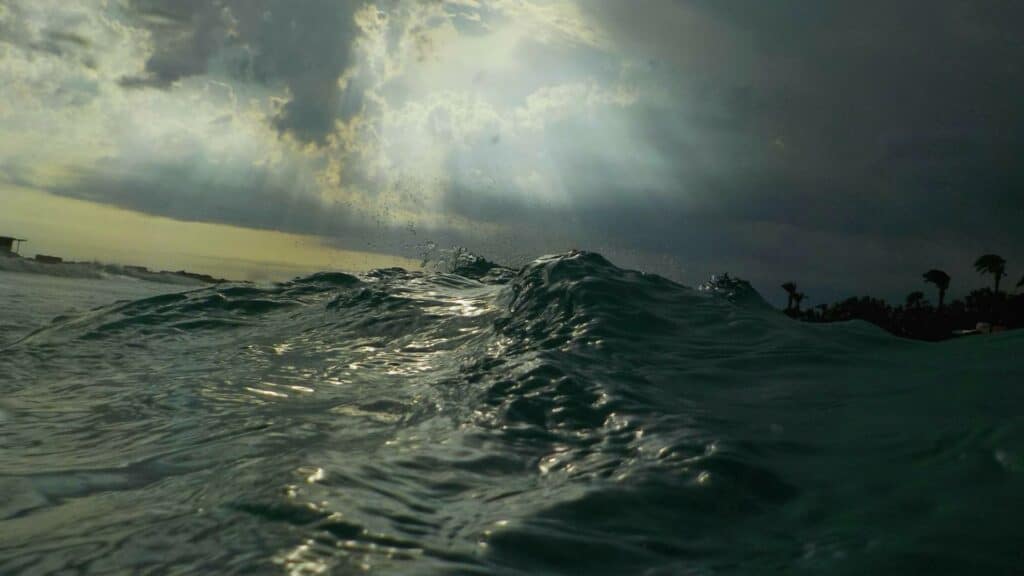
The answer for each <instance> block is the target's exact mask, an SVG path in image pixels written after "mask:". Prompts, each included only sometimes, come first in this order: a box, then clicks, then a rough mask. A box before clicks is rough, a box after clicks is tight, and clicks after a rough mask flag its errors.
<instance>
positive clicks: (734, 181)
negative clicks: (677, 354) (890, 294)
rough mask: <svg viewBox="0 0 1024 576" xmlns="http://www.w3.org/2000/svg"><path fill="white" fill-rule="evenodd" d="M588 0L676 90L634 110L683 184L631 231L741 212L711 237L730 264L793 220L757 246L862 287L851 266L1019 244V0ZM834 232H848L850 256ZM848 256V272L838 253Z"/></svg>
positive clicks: (782, 262) (870, 271) (811, 279)
mask: <svg viewBox="0 0 1024 576" xmlns="http://www.w3.org/2000/svg"><path fill="white" fill-rule="evenodd" d="M581 6H582V7H584V9H586V10H587V11H588V13H589V14H590V15H591V16H592V17H593V18H595V19H597V20H598V21H600V23H601V24H602V26H603V27H604V28H605V29H606V30H609V31H610V33H611V34H612V37H613V41H614V42H615V43H616V44H617V45H618V46H619V47H621V48H622V49H623V50H624V51H625V54H626V55H627V57H628V58H630V59H631V60H632V61H633V62H634V63H639V64H640V65H642V66H635V68H638V69H639V68H642V69H643V70H644V71H645V72H643V73H642V74H641V73H637V78H638V81H640V82H642V83H644V84H645V85H647V86H655V87H660V88H662V89H667V90H668V91H669V93H670V94H671V95H672V96H673V97H674V98H675V102H668V103H665V102H661V103H658V104H656V105H655V104H654V103H652V102H650V101H647V102H641V103H640V105H639V106H637V107H636V108H635V110H634V112H633V114H634V115H633V117H632V120H631V123H632V124H633V126H635V127H636V128H637V129H638V130H640V131H642V133H643V134H644V140H645V141H647V142H650V143H652V144H653V145H654V146H655V147H656V149H657V150H659V151H660V153H661V154H663V155H664V156H666V157H675V158H676V162H675V164H674V168H675V170H674V173H673V174H672V175H671V177H669V178H666V179H665V180H664V185H665V187H666V189H668V190H670V191H671V192H673V193H674V195H676V196H678V200H676V201H674V202H671V203H669V205H667V206H663V207H662V209H661V210H659V211H658V213H652V214H649V215H648V216H650V217H651V219H650V220H644V222H645V224H644V226H645V231H644V232H638V231H636V230H634V231H629V230H627V229H624V228H626V227H620V229H619V230H617V231H616V232H615V234H616V235H618V237H619V238H622V239H623V240H622V241H623V242H624V243H628V244H634V245H640V244H641V243H643V242H644V241H643V239H644V238H647V237H648V236H650V230H661V231H664V233H665V234H666V237H667V238H674V239H676V240H684V239H686V238H687V235H686V234H684V233H680V232H678V231H677V232H672V230H671V229H672V228H674V227H675V225H674V224H672V223H673V222H676V223H679V225H682V223H684V222H685V223H689V225H691V226H692V224H693V223H694V222H697V223H704V222H709V221H713V222H716V223H717V224H718V225H719V226H723V228H721V229H723V230H726V229H735V228H736V227H737V226H739V227H740V230H738V235H737V236H736V237H735V238H729V239H728V240H727V241H726V242H725V243H724V245H723V244H719V246H718V247H717V249H716V250H715V251H716V252H718V254H719V255H720V257H721V259H720V261H721V263H722V266H723V267H728V268H730V269H732V268H735V266H734V265H732V263H736V262H741V261H743V260H744V258H745V256H746V255H749V254H755V253H759V252H762V251H761V250H760V247H761V246H762V245H763V243H765V242H766V241H767V240H766V238H764V237H763V234H760V233H758V232H757V230H767V229H775V230H786V231H787V232H786V235H787V237H788V241H787V242H786V243H784V244H782V245H779V246H778V250H777V251H771V252H769V253H765V254H764V256H765V258H766V259H767V261H768V262H769V263H770V264H771V266H774V267H775V268H777V269H778V270H780V271H781V270H786V269H792V268H793V266H792V264H793V263H794V262H800V263H801V264H802V265H803V266H804V268H803V269H802V270H792V271H791V272H790V273H791V274H794V275H795V276H798V277H799V278H803V279H806V280H807V282H808V283H816V284H820V285H826V284H829V283H833V282H834V281H835V279H836V278H844V280H843V283H845V284H847V285H848V286H851V289H852V286H855V285H856V284H857V283H855V282H854V281H853V277H855V276H857V275H860V276H861V277H862V278H864V281H863V282H860V283H859V284H863V285H872V284H875V285H886V284H889V283H890V279H891V278H890V277H889V276H888V275H889V274H890V273H894V272H895V271H894V268H898V267H899V266H906V267H908V268H909V270H904V271H903V272H902V273H900V274H898V277H899V278H900V281H901V282H904V283H905V282H906V281H907V279H908V278H909V279H913V278H914V275H913V274H914V272H915V271H916V268H922V269H926V268H927V267H930V266H949V267H953V265H954V264H955V263H958V262H959V263H960V264H963V262H962V261H963V259H964V258H963V256H962V255H961V254H960V252H961V250H974V251H977V250H995V251H1000V252H1004V253H1006V254H1007V255H1008V257H1009V255H1011V254H1016V255H1019V256H1018V259H1020V258H1024V229H1022V228H1021V227H1020V225H1019V222H1020V221H1021V219H1022V218H1024V165H1022V164H1020V162H1019V161H1018V160H1017V159H1018V158H1019V157H1020V155H1021V153H1022V152H1024V138H1022V136H1021V134H1024V115H1022V107H1021V105H1020V102H1022V101H1024V42H1022V41H1021V39H1020V35H1019V31H1018V30H1017V28H1018V26H1017V24H1016V23H1017V22H1020V21H1021V19H1022V17H1024V5H1022V4H1020V3H1018V2H1011V1H996V2H987V3H980V4H979V3H969V2H961V1H956V0H942V1H938V2H931V3H928V4H927V6H925V5H922V4H920V3H918V2H910V1H897V2H891V1H886V2H882V1H874V0H869V1H865V2H856V3H850V2H802V1H797V0H792V1H790V0H783V1H778V2H758V1H754V0H749V1H739V0H735V1H725V2H719V1H714V2H712V1H710V0H706V1H705V0H690V1H679V2H672V3H670V2H663V3H654V2H650V3H644V4H643V5H642V8H641V7H638V6H634V5H632V4H629V5H627V4H626V3H620V2H613V1H608V2H588V3H581ZM591 175H593V171H592V172H591ZM591 179H593V177H591ZM673 187H674V189H673ZM631 206H632V207H635V206H636V204H635V203H633V202H631V201H629V200H623V201H622V205H621V206H616V207H615V208H614V210H612V213H615V214H622V213H623V210H626V211H627V213H628V210H629V208H630V207H631ZM699 227H701V228H707V227H706V226H699ZM743 227H746V228H748V229H749V230H750V232H748V233H743V232H742V228H743ZM709 232H710V233H713V231H709ZM823 237H830V238H836V239H837V240H836V244H835V245H834V246H833V250H839V252H840V254H839V255H837V254H836V253H834V252H829V251H828V250H825V249H824V248H823V247H821V239H822V238H823ZM673 243H676V244H683V242H676V241H673ZM726 246H728V249H725V248H726ZM875 246H881V247H883V248H885V249H875V248H874V247H875ZM675 250H678V252H677V253H678V254H680V256H681V257H680V259H681V260H683V261H684V262H689V261H692V260H693V259H694V258H700V255H699V254H696V253H695V251H694V250H692V249H689V248H688V247H687V246H685V245H680V246H678V247H677V248H675ZM840 255H841V259H842V260H843V261H844V266H846V267H847V268H846V269H845V270H843V269H838V270H837V267H836V266H835V265H834V262H835V260H836V259H837V258H838V257H840ZM868 256H870V257H868ZM896 262H898V263H899V265H897V266H895V267H894V266H893V263H896ZM781 279H782V278H781V276H778V277H776V278H775V279H774V280H781ZM774 280H773V281H774Z"/></svg>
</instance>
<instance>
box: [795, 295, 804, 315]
mask: <svg viewBox="0 0 1024 576" xmlns="http://www.w3.org/2000/svg"><path fill="white" fill-rule="evenodd" d="M805 297H806V295H805V294H804V293H803V292H797V293H796V294H793V304H795V305H796V311H797V312H799V311H800V303H801V302H803V301H804V298H805Z"/></svg>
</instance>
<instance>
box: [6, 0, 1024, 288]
mask: <svg viewBox="0 0 1024 576" xmlns="http://www.w3.org/2000/svg"><path fill="white" fill-rule="evenodd" d="M1021 21H1024V4H1021V3H1020V2H1017V1H1013V0H988V1H986V2H975V1H964V0H934V1H932V2H928V3H922V2H919V1H916V0H886V1H881V0H859V1H857V2H847V1H828V0H815V1H811V0H773V1H771V2H765V1H763V0H658V1H656V0H635V1H630V2H626V1H624V0H491V1H485V0H92V1H90V0H81V1H77V2H70V1H67V0H0V235H16V236H23V237H28V238H29V240H30V241H29V243H28V244H26V245H25V252H26V253H34V252H37V251H38V252H45V253H61V254H66V255H72V256H74V257H76V258H83V259H97V260H107V261H119V262H125V263H139V264H144V265H149V266H151V267H155V268H166V267H189V268H190V269H194V270H197V271H201V272H211V273H217V272H218V271H219V272H222V273H224V274H230V275H232V277H237V278H246V279H266V278H283V277H288V276H290V275H294V274H296V273H301V272H303V271H313V270H317V269H322V268H342V269H366V268H371V267H377V266H391V265H402V266H406V267H415V266H416V265H417V264H418V262H419V261H420V256H421V254H422V253H423V252H425V251H427V250H429V248H430V247H431V246H440V247H449V246H456V245H457V246H465V247H467V248H469V249H470V250H472V251H474V252H476V253H479V254H482V255H484V256H487V257H490V258H492V259H494V260H497V261H499V262H502V263H508V264H521V263H523V262H524V261H527V260H529V259H532V258H533V257H536V256H539V255H541V254H545V253H551V252H559V251H565V250H568V249H571V248H579V249H588V250H594V251H598V252H601V253H602V254H605V255H606V256H608V257H609V258H610V259H611V260H612V261H614V262H616V263H618V264H620V265H623V266H627V267H634V268H640V269H644V270H649V271H652V272H656V273H660V274H663V275H666V276H668V277H670V278H673V279H676V280H679V281H682V282H684V283H687V284H691V285H692V284H697V283H700V282H701V281H703V280H705V279H706V278H707V277H708V276H709V275H710V274H713V273H721V272H729V273H731V274H732V275H734V276H739V277H742V278H746V279H748V280H750V281H752V282H753V283H754V285H755V287H757V288H759V290H760V291H761V292H762V293H763V294H765V295H766V296H768V297H770V298H771V299H772V300H773V301H776V302H777V301H780V300H783V299H784V295H783V294H782V293H781V290H779V289H778V285H779V284H781V283H782V282H784V281H787V280H792V281H795V282H797V284H798V285H799V286H800V287H801V289H802V290H803V291H804V292H806V293H807V294H808V301H810V302H811V303H817V302H823V301H828V300H832V299H835V298H838V297H841V296H845V295H849V294H864V293H873V294H876V295H880V296H885V297H890V298H898V297H901V296H902V295H904V294H906V293H907V292H910V291H912V290H918V289H927V287H926V286H924V285H923V284H922V283H921V278H920V276H921V273H923V272H924V271H925V270H928V269H930V268H942V269H945V270H947V271H948V272H949V273H950V274H951V275H952V276H953V285H952V289H951V292H952V294H953V295H954V296H956V295H958V294H962V293H963V292H964V291H966V290H968V289H973V288H976V287H979V286H982V285H985V284H986V283H987V280H986V279H985V278H982V277H980V276H978V275H977V274H976V273H975V272H974V270H973V268H972V266H971V264H972V262H973V261H974V259H975V258H976V257H977V256H979V255H981V254H983V253H988V252H996V253H999V254H1001V255H1003V256H1004V257H1005V258H1006V259H1007V260H1008V262H1009V263H1008V271H1009V272H1010V276H1011V280H1012V282H1011V284H1012V283H1015V282H1016V279H1017V278H1018V277H1019V274H1021V273H1022V272H1024V226H1022V222H1024V162H1021V158H1022V153H1024V142H1022V140H1024V130H1022V129H1024V116H1022V112H1021V103H1024V41H1022V38H1024V37H1022V36H1021V35H1020V34H1019V30H1018V28H1019V25H1018V24H1019V23H1020V22H1021ZM128 261H130V262H128Z"/></svg>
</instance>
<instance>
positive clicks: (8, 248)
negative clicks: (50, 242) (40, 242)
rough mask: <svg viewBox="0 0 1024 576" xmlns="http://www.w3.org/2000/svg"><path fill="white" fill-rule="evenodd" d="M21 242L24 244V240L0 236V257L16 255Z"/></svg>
mask: <svg viewBox="0 0 1024 576" xmlns="http://www.w3.org/2000/svg"><path fill="white" fill-rule="evenodd" d="M22 242H25V239H24V238H12V237H10V236H0V256H14V255H16V254H17V253H18V249H19V248H20V247H21V243H22Z"/></svg>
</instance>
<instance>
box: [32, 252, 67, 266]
mask: <svg viewBox="0 0 1024 576" xmlns="http://www.w3.org/2000/svg"><path fill="white" fill-rule="evenodd" d="M36 262H41V263H43V264H60V263H62V262H64V259H63V258H61V257H60V256H47V255H46V254H36Z"/></svg>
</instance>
